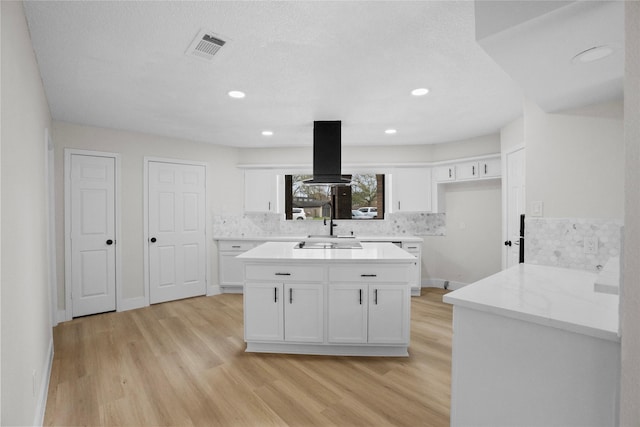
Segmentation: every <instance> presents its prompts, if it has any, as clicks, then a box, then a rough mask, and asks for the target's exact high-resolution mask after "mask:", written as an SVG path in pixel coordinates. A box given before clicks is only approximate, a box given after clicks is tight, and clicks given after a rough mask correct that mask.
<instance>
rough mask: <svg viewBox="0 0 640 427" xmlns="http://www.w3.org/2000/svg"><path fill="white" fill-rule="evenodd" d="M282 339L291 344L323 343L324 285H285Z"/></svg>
mask: <svg viewBox="0 0 640 427" xmlns="http://www.w3.org/2000/svg"><path fill="white" fill-rule="evenodd" d="M284 289H285V292H284V296H285V299H284V317H285V319H286V323H285V331H284V338H285V340H286V341H293V342H315V343H321V342H324V285H322V284H304V285H296V284H285V286H284Z"/></svg>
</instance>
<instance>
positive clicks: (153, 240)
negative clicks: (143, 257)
mask: <svg viewBox="0 0 640 427" xmlns="http://www.w3.org/2000/svg"><path fill="white" fill-rule="evenodd" d="M149 240H150V241H151V243H155V242H156V240H158V239H156V238H155V237H152V238H151V239H149Z"/></svg>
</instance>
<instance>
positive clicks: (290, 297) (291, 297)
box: [289, 288, 293, 304]
mask: <svg viewBox="0 0 640 427" xmlns="http://www.w3.org/2000/svg"><path fill="white" fill-rule="evenodd" d="M289 304H293V288H289Z"/></svg>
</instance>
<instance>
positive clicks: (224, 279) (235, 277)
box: [218, 240, 260, 293]
mask: <svg viewBox="0 0 640 427" xmlns="http://www.w3.org/2000/svg"><path fill="white" fill-rule="evenodd" d="M259 244H260V242H253V241H244V240H238V241H236V240H233V241H231V240H221V241H219V243H218V282H219V283H220V289H221V290H222V292H226V293H240V292H242V285H243V283H244V264H243V263H242V261H240V260H239V259H237V258H236V257H237V256H238V255H240V254H242V253H244V252H246V251H248V250H249V249H253V248H255V247H256V246H258V245H259Z"/></svg>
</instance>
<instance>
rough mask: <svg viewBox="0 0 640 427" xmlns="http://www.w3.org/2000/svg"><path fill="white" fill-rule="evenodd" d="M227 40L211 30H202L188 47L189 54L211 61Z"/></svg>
mask: <svg viewBox="0 0 640 427" xmlns="http://www.w3.org/2000/svg"><path fill="white" fill-rule="evenodd" d="M225 43H226V41H224V40H222V39H221V38H220V37H219V36H218V35H217V34H214V33H212V32H211V31H204V30H202V31H200V32H199V33H198V35H197V36H196V38H195V39H193V42H191V45H190V46H189V48H188V49H187V55H189V56H195V57H196V58H200V59H205V60H207V61H210V60H212V59H213V56H214V55H215V54H216V53H217V52H218V51H219V50H220V48H222V46H224V44H225Z"/></svg>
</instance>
